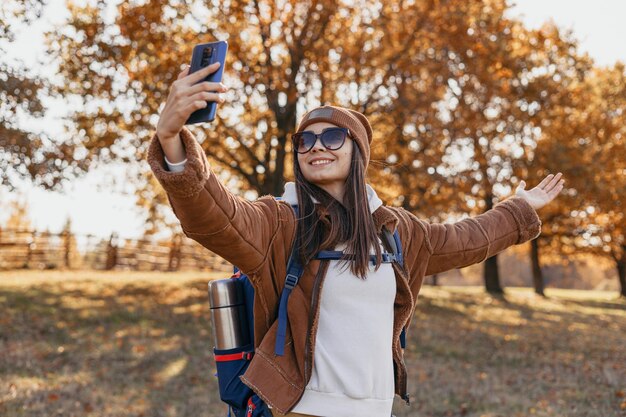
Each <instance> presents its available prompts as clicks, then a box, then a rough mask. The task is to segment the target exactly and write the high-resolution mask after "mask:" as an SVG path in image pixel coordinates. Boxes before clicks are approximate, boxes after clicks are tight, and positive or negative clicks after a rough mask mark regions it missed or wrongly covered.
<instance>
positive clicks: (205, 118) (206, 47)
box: [185, 41, 228, 125]
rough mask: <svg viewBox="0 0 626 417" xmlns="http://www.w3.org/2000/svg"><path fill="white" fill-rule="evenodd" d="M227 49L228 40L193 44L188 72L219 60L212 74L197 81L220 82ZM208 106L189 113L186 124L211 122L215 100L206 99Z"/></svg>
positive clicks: (215, 106)
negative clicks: (218, 64)
mask: <svg viewBox="0 0 626 417" xmlns="http://www.w3.org/2000/svg"><path fill="white" fill-rule="evenodd" d="M227 50H228V42H226V41H218V42H209V43H202V44H199V45H196V46H194V48H193V53H192V55H191V64H190V65H189V74H192V73H194V72H196V71H198V70H199V69H201V68H204V67H207V66H209V65H211V64H213V63H214V62H218V61H219V62H220V67H219V68H218V69H217V71H215V72H214V73H212V74H209V75H208V76H207V77H206V78H204V79H202V80H200V81H198V82H204V81H210V82H215V83H219V82H222V74H224V65H225V64H226V51H227ZM207 103H209V104H208V106H206V107H204V108H201V109H198V110H196V111H194V112H193V113H191V115H189V118H188V119H187V121H186V122H185V124H186V125H190V124H195V123H202V122H211V121H213V119H215V112H216V110H217V102H215V101H208V102H207Z"/></svg>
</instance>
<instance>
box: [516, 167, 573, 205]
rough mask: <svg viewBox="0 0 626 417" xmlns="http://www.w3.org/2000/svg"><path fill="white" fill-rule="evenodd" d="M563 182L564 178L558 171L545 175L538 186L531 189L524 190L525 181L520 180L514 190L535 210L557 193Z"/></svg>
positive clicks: (552, 198)
mask: <svg viewBox="0 0 626 417" xmlns="http://www.w3.org/2000/svg"><path fill="white" fill-rule="evenodd" d="M559 180H560V181H559ZM564 182H565V180H563V179H561V173H560V172H559V173H558V174H556V175H552V174H550V175H548V176H547V177H545V178H544V179H543V181H541V182H540V183H539V185H538V186H536V187H535V188H533V189H532V190H528V191H526V190H525V189H524V188H526V182H525V181H523V180H522V181H521V182H520V183H519V185H518V186H517V189H516V190H515V195H516V196H518V197H522V198H523V199H524V200H526V201H528V203H530V205H531V206H532V207H533V208H534V209H535V210H538V209H540V208H541V207H543V206H545V205H546V204H548V203H549V202H550V201H552V200H554V198H555V197H556V196H557V195H559V193H560V192H561V190H562V189H563V183H564Z"/></svg>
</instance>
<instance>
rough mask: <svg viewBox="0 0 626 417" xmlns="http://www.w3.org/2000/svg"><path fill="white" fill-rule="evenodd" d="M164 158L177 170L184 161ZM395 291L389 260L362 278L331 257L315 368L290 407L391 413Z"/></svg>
mask: <svg viewBox="0 0 626 417" xmlns="http://www.w3.org/2000/svg"><path fill="white" fill-rule="evenodd" d="M166 162H167V164H168V166H169V169H170V171H174V172H177V171H181V170H183V169H184V164H185V162H186V161H182V162H180V163H178V164H170V163H169V162H168V161H167V159H166ZM367 194H368V202H369V206H370V212H372V213H373V212H374V210H376V209H377V208H378V207H379V206H381V205H382V201H381V200H380V198H378V196H377V195H376V192H375V191H374V190H373V189H372V188H371V187H370V186H369V185H368V186H367ZM282 198H283V200H285V201H286V202H288V203H289V204H297V196H296V187H295V184H294V183H293V182H289V183H287V184H285V192H284V194H283V196H282ZM381 247H382V246H381ZM336 250H343V247H341V246H339V247H337V248H336ZM372 253H373V251H372ZM395 295H396V280H395V276H394V273H393V269H392V268H391V264H388V263H386V264H381V266H380V268H379V269H378V271H374V267H373V266H372V265H370V272H369V274H368V276H367V279H365V280H361V279H359V278H358V277H356V276H354V275H353V274H352V273H351V272H350V269H349V268H346V266H345V265H343V266H342V264H341V262H340V261H330V264H329V267H328V272H327V274H326V277H325V278H324V282H323V285H322V290H321V294H320V313H319V324H318V329H317V335H316V340H315V349H314V356H313V372H312V374H311V379H310V380H309V383H308V384H307V386H306V387H305V391H304V394H303V395H302V398H301V399H300V401H299V402H298V403H297V404H296V406H295V407H294V408H293V410H291V411H292V412H294V413H302V414H311V415H314V416H325V417H354V416H360V417H389V416H390V415H391V409H392V406H393V399H394V375H393V359H392V337H393V333H392V332H393V317H394V314H393V313H394V312H393V305H394V300H395Z"/></svg>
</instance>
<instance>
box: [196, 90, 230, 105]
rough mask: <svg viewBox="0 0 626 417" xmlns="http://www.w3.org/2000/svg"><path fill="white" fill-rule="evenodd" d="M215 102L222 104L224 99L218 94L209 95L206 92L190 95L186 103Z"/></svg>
mask: <svg viewBox="0 0 626 417" xmlns="http://www.w3.org/2000/svg"><path fill="white" fill-rule="evenodd" d="M198 100H201V101H216V102H218V103H223V102H224V97H223V96H222V95H221V94H219V93H210V92H208V91H200V92H198V93H196V94H193V95H191V96H190V97H189V98H188V100H187V101H198Z"/></svg>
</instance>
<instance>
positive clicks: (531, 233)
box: [148, 64, 563, 417]
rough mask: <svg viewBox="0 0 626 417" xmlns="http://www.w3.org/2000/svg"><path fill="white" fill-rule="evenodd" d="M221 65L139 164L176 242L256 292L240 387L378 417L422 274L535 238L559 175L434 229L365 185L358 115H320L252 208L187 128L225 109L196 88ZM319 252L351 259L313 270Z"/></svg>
mask: <svg viewBox="0 0 626 417" xmlns="http://www.w3.org/2000/svg"><path fill="white" fill-rule="evenodd" d="M217 65H219V64H217ZM217 65H213V66H210V67H207V68H206V69H203V70H201V71H198V72H196V73H194V74H191V75H189V74H188V69H185V70H184V71H183V72H181V73H180V74H179V76H178V79H177V80H176V81H175V82H174V83H173V86H172V89H171V91H170V94H169V96H168V99H167V102H166V105H165V107H164V109H163V111H162V113H161V116H160V119H159V123H158V126H157V131H156V134H155V136H154V137H153V138H152V141H151V143H150V149H149V156H148V159H149V163H150V166H151V168H152V170H153V172H154V174H155V175H156V177H157V179H158V180H159V182H160V183H161V184H162V186H163V187H164V189H165V190H166V192H167V195H168V198H169V201H170V203H171V205H172V208H173V210H174V213H175V214H176V216H177V217H178V218H179V219H180V222H181V225H182V228H183V231H184V233H185V234H186V235H187V236H188V237H190V238H192V239H194V240H196V241H197V242H199V243H200V244H202V245H203V246H205V247H207V248H208V249H210V250H211V251H213V252H215V253H217V254H218V255H220V256H222V257H224V258H225V259H226V260H228V261H229V262H231V263H233V264H235V265H237V266H238V267H239V268H240V269H242V270H243V272H245V273H246V274H247V275H248V276H249V277H250V279H251V281H252V283H253V285H254V287H255V299H254V320H255V322H254V333H255V340H254V346H255V356H254V358H253V359H252V361H251V363H250V365H249V367H248V369H247V371H246V372H245V374H244V375H243V376H242V377H241V379H242V381H243V382H244V383H245V384H246V385H248V386H249V387H250V388H251V389H252V390H254V392H255V393H256V394H257V395H259V396H260V397H261V398H262V399H263V400H264V401H265V402H266V403H267V404H268V405H269V407H271V410H272V413H273V414H274V416H279V415H281V416H282V415H284V414H287V415H292V416H301V415H311V416H333V417H337V416H356V415H358V416H372V417H382V416H384V417H387V416H389V415H390V414H391V409H392V405H393V399H394V394H398V395H399V396H401V398H403V399H404V400H405V401H407V403H408V401H409V397H408V392H407V373H406V367H405V364H404V360H403V351H402V349H401V347H400V343H399V336H400V332H401V330H402V328H403V327H407V328H408V326H409V324H410V321H411V319H412V318H413V313H414V311H415V307H416V300H417V296H418V294H419V291H420V287H421V285H422V280H423V277H424V276H425V275H430V274H435V273H438V272H443V271H446V270H449V269H453V268H459V267H463V266H467V265H471V264H473V263H477V262H481V261H483V260H484V259H486V258H487V257H490V256H493V255H495V254H496V253H498V252H500V251H502V250H504V249H505V248H507V247H509V246H511V245H514V244H520V243H523V242H526V241H527V240H530V239H533V238H535V237H537V236H538V234H539V233H540V227H541V221H540V220H539V217H538V216H537V213H536V211H535V210H536V209H539V208H540V207H542V206H544V205H545V204H547V203H549V202H550V201H551V200H552V199H554V198H555V197H556V195H557V194H558V193H559V192H560V191H561V189H562V187H563V180H562V179H560V177H561V175H560V174H557V175H556V176H552V175H549V176H548V177H546V178H545V179H544V180H543V181H542V182H541V183H540V184H539V185H538V186H537V187H535V188H533V189H532V190H530V191H525V190H524V182H523V181H522V183H521V184H520V186H519V187H518V188H517V191H516V194H517V195H516V196H514V197H511V198H509V199H507V200H505V201H503V202H500V203H499V204H497V205H496V206H495V207H494V208H493V209H491V210H489V211H488V212H486V213H484V214H481V215H479V216H476V217H473V218H468V219H465V220H462V221H460V222H457V223H454V224H430V223H428V222H425V221H423V220H420V219H418V218H417V217H415V216H414V215H412V214H411V213H409V212H407V211H405V210H403V209H401V208H396V207H387V206H384V205H383V204H382V201H381V200H380V199H379V198H378V197H377V195H376V192H375V191H374V190H373V189H372V188H371V187H370V186H369V185H367V184H366V182H365V171H366V168H367V165H368V162H369V154H370V142H371V140H372V129H371V127H370V124H369V122H368V120H367V119H366V117H365V116H363V115H362V114H360V113H358V112H355V111H352V110H348V109H345V108H340V107H333V106H323V107H319V108H316V109H313V110H312V111H310V112H309V113H307V114H306V115H305V116H304V117H303V118H302V120H301V121H300V124H299V126H298V129H297V131H296V133H295V134H294V135H293V148H294V156H295V157H294V172H295V177H296V178H295V184H294V183H288V184H287V185H286V186H285V193H284V195H283V198H282V199H281V200H277V199H275V198H274V197H272V196H263V197H261V198H259V199H258V200H256V201H254V202H249V201H246V200H244V199H242V198H239V197H237V196H235V195H233V194H232V193H230V192H229V191H228V190H227V189H226V188H225V187H224V186H223V185H222V184H220V182H219V181H218V180H217V177H216V176H215V174H213V172H212V171H211V170H210V167H209V164H208V162H207V159H206V156H205V154H204V152H203V151H202V148H201V147H200V146H199V145H198V143H197V141H196V140H195V138H194V137H193V135H192V134H191V132H190V131H189V130H188V129H186V128H185V127H184V122H185V120H187V118H188V116H189V115H190V114H191V113H192V112H193V111H195V110H196V109H199V108H201V107H203V106H204V105H205V104H206V103H205V102H206V101H207V100H214V101H218V102H220V103H221V102H223V101H224V100H223V97H222V96H221V94H220V93H223V92H224V91H226V88H225V86H224V85H223V84H216V83H207V82H202V83H198V84H196V83H197V82H198V81H199V80H201V79H203V78H204V77H206V76H207V75H208V74H209V73H211V72H212V71H215V70H216V69H217ZM292 204H297V205H298V206H299V213H300V215H299V216H298V217H297V218H296V215H295V212H294V210H293V209H292V207H291V205H292ZM383 228H387V229H388V230H389V231H396V230H397V232H398V233H399V236H400V241H401V243H402V247H403V257H404V262H403V265H402V266H401V265H400V264H399V263H397V262H393V263H389V262H383V260H382V259H381V251H383V250H384V248H383V247H382V242H381V239H380V238H379V237H380V236H381V232H382V231H383ZM293 243H295V244H296V245H298V246H297V247H298V248H299V255H300V258H301V260H302V264H303V265H305V271H304V273H303V275H302V277H301V279H300V281H299V283H298V285H297V286H296V287H295V288H294V289H293V292H292V293H291V297H290V298H289V303H288V306H287V309H288V317H289V322H288V328H287V334H286V340H285V345H284V352H283V353H282V354H279V353H277V352H278V351H277V350H276V349H275V348H276V346H275V340H276V332H277V320H276V314H277V309H278V304H279V297H280V293H281V290H282V288H283V286H284V280H285V276H286V263H287V259H288V257H289V254H290V251H291V246H292V244H293ZM322 249H330V250H332V249H337V250H344V251H345V253H347V254H351V255H352V257H351V259H350V260H340V261H328V260H318V259H315V258H314V256H315V254H316V253H317V252H318V251H319V250H322ZM371 255H374V259H375V262H371Z"/></svg>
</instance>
